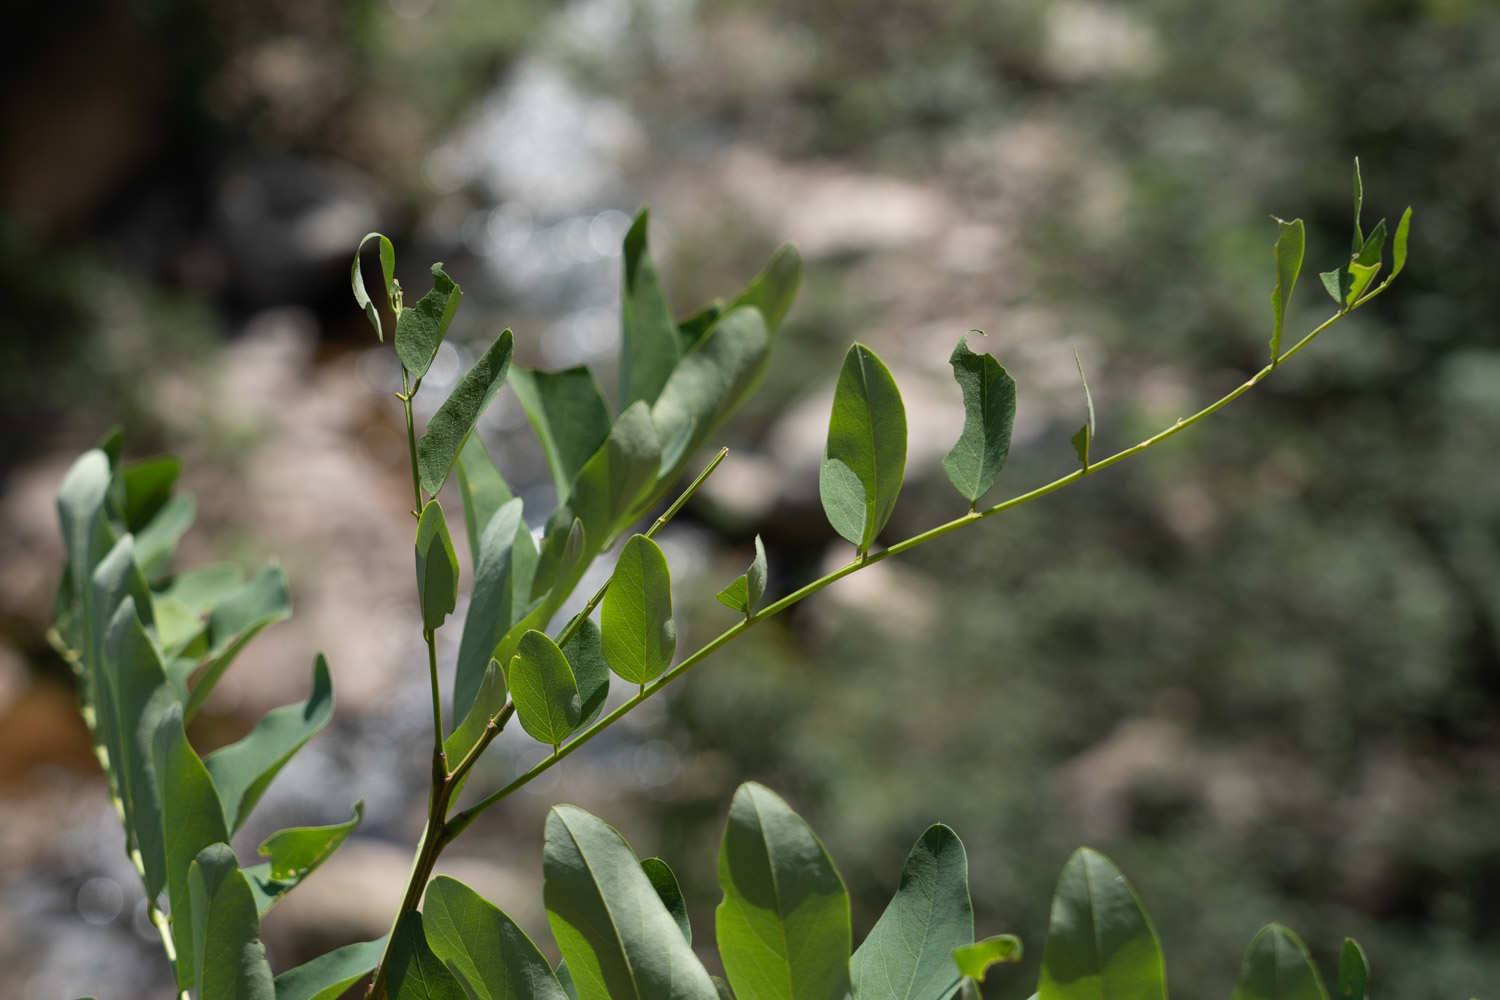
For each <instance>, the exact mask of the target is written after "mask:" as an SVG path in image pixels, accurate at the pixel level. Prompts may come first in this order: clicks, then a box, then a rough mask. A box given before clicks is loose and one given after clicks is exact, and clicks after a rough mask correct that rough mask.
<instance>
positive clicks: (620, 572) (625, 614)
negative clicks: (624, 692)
mask: <svg viewBox="0 0 1500 1000" xmlns="http://www.w3.org/2000/svg"><path fill="white" fill-rule="evenodd" d="M599 622H600V628H601V629H602V631H603V645H604V660H605V662H606V663H608V664H609V668H610V669H611V670H613V671H614V672H615V673H616V674H617V675H619V676H620V677H621V678H623V679H624V680H626V681H628V682H629V683H631V684H645V683H646V682H647V681H651V680H655V679H656V678H657V677H660V676H661V674H662V672H663V671H665V670H666V669H667V667H668V666H670V665H671V663H672V655H673V654H674V653H675V652H676V650H677V625H676V623H675V622H674V621H673V620H672V579H671V575H670V573H669V571H668V569H667V557H666V555H664V554H663V553H662V550H661V547H660V546H658V545H657V544H656V542H654V541H652V540H651V539H649V538H647V537H646V536H645V535H632V536H631V538H630V540H629V541H627V542H626V543H625V548H624V549H623V550H621V552H620V558H619V560H618V561H617V562H616V563H615V572H614V575H613V576H612V577H611V578H610V583H609V589H607V590H606V591H605V592H604V603H603V604H602V605H601V607H600V609H599Z"/></svg>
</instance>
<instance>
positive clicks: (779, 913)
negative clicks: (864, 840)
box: [715, 782, 852, 1000]
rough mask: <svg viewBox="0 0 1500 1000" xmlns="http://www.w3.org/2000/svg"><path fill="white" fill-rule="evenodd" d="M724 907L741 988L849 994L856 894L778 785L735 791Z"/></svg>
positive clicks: (823, 996)
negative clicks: (775, 788) (851, 909)
mask: <svg viewBox="0 0 1500 1000" xmlns="http://www.w3.org/2000/svg"><path fill="white" fill-rule="evenodd" d="M719 886H720V888H722V889H723V890H724V900H723V902H721V903H720V904H719V908H718V910H717V912H716V913H715V918H716V920H715V925H716V927H717V930H718V939H719V955H720V957H721V958H722V959H723V962H724V973H725V976H726V977H727V978H728V979H729V983H730V985H731V986H733V987H734V991H735V993H736V994H738V995H739V996H742V997H747V998H754V997H778V998H782V1000H841V998H843V997H844V996H846V995H847V994H848V993H849V990H850V980H849V949H850V946H851V943H852V942H851V932H850V924H849V894H848V893H847V892H846V891H845V889H844V883H843V880H842V879H840V878H839V874H838V872H837V871H836V870H835V869H834V867H833V862H832V860H830V859H829V857H828V853H827V852H826V851H825V850H824V849H823V845H822V844H821V843H819V841H818V838H817V836H816V835H815V834H814V833H813V832H812V829H811V828H810V827H808V825H807V824H806V823H805V822H803V820H802V817H800V816H798V815H797V814H796V813H794V812H792V810H791V808H790V807H788V806H787V804H786V803H785V802H783V801H782V800H781V799H780V797H778V796H777V795H776V794H775V793H774V792H772V791H770V790H769V789H767V788H765V787H763V786H761V785H758V784H755V783H753V782H749V783H746V784H743V785H741V786H740V787H739V790H738V791H736V792H735V793H734V801H733V803H732V804H731V805H730V807H729V824H728V826H727V827H726V829H725V830H724V840H723V844H722V846H721V848H720V851H719Z"/></svg>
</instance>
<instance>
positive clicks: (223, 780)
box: [203, 653, 333, 833]
mask: <svg viewBox="0 0 1500 1000" xmlns="http://www.w3.org/2000/svg"><path fill="white" fill-rule="evenodd" d="M332 717H333V681H332V679H331V678H330V676H329V673H328V661H327V660H325V659H323V655H322V654H321V653H320V654H318V658H317V660H316V661H315V662H314V663H313V685H312V694H310V695H308V697H307V700H306V701H304V702H301V703H299V704H295V705H283V706H282V707H280V708H273V709H272V710H271V711H269V712H267V713H266V714H265V715H264V716H262V717H261V720H260V721H259V722H257V723H256V724H255V728H254V729H252V730H250V733H249V734H248V735H247V736H246V737H245V738H244V739H242V740H239V741H238V742H235V743H231V744H229V745H228V746H225V747H221V748H219V749H218V750H215V751H214V752H213V753H211V754H209V755H208V757H207V758H206V759H205V760H204V761H203V764H204V766H205V767H207V768H208V773H209V775H210V776H212V778H213V781H214V788H215V790H216V791H217V792H218V795H219V803H220V805H222V806H223V809H224V824H225V826H227V827H228V828H229V832H230V833H234V832H235V831H237V830H238V829H239V828H240V827H241V826H242V825H243V824H244V822H245V819H246V817H248V816H249V815H250V810H252V809H254V808H255V804H256V803H257V802H258V801H260V797H261V795H262V794H263V793H264V792H265V790H266V787H267V786H268V785H270V783H271V779H272V778H274V777H276V774H277V772H279V771H280V770H281V768H282V767H283V766H284V765H285V764H286V762H287V761H289V760H291V759H292V755H293V754H294V753H296V752H297V751H298V750H300V749H301V748H302V745H303V744H304V743H306V742H307V741H308V740H309V739H311V738H312V736H313V734H314V733H316V732H317V731H318V730H320V729H322V728H323V726H324V725H325V724H327V722H328V720H329V719H330V718H332Z"/></svg>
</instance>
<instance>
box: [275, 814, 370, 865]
mask: <svg viewBox="0 0 1500 1000" xmlns="http://www.w3.org/2000/svg"><path fill="white" fill-rule="evenodd" d="M364 815H365V804H364V803H363V802H356V803H354V815H352V816H350V817H349V818H348V819H346V820H344V821H343V822H342V823H332V824H329V825H327V826H299V827H293V828H291V829H288V830H278V831H276V832H275V833H273V834H271V835H270V836H269V837H267V838H266V839H265V841H264V842H262V843H261V845H260V847H258V848H257V849H256V850H257V852H258V853H259V854H260V856H261V857H263V858H268V859H270V860H269V864H270V866H271V871H270V877H271V879H273V880H274V881H277V882H300V881H302V880H303V879H304V878H306V877H307V876H308V875H310V874H311V873H312V871H313V869H314V868H317V867H318V866H319V865H321V864H322V863H323V862H324V861H327V860H328V857H329V855H331V854H332V853H333V852H334V851H336V850H338V849H339V847H340V846H341V845H342V844H343V843H344V841H346V840H348V839H349V835H350V834H351V833H353V832H354V830H355V828H356V827H357V826H359V823H360V820H362V819H364Z"/></svg>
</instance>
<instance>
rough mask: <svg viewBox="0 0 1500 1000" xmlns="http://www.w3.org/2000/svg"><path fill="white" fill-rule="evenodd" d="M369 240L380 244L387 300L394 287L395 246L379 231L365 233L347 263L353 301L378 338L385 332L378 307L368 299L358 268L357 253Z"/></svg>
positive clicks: (381, 268)
mask: <svg viewBox="0 0 1500 1000" xmlns="http://www.w3.org/2000/svg"><path fill="white" fill-rule="evenodd" d="M371 240H379V241H380V242H379V246H380V272H381V277H382V278H383V279H384V281H385V294H386V299H387V301H389V300H390V298H391V294H392V291H393V289H394V287H395V286H394V281H395V277H396V248H395V247H393V246H391V241H390V240H388V239H386V238H385V237H384V236H382V235H380V234H379V233H367V234H366V235H365V236H364V237H363V238H362V239H361V240H360V241H359V246H358V247H356V248H355V250H354V263H352V264H350V265H349V284H350V285H351V286H352V287H353V289H354V302H355V304H356V305H358V306H359V307H360V308H361V309H363V310H364V311H365V315H366V316H368V317H369V319H370V325H371V326H373V327H374V328H375V337H376V339H378V340H384V339H385V332H384V331H383V330H382V329H381V328H380V309H379V307H377V306H376V305H375V303H374V302H373V301H371V299H370V293H369V292H368V291H366V289H365V278H364V275H363V274H362V273H361V272H360V269H359V254H360V251H361V250H363V249H364V248H365V244H366V243H368V242H370V241H371Z"/></svg>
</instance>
